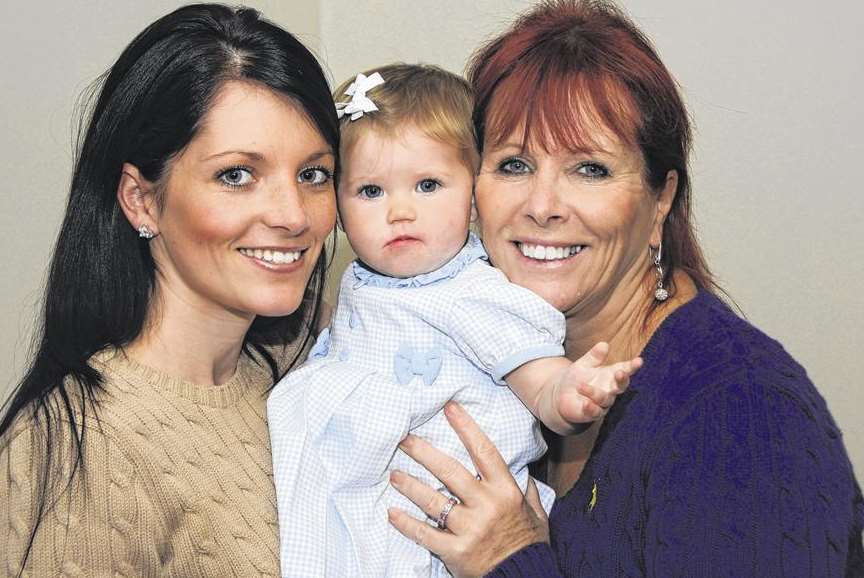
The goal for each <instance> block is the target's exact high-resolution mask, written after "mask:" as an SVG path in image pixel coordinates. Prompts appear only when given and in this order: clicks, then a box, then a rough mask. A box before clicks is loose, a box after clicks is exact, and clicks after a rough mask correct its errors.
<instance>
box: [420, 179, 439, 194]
mask: <svg viewBox="0 0 864 578" xmlns="http://www.w3.org/2000/svg"><path fill="white" fill-rule="evenodd" d="M440 186H441V183H439V182H438V181H436V180H435V179H423V180H422V181H420V182H419V183H417V187H416V188H415V189H414V190H416V191H417V192H418V193H434V192H435V191H437V190H438V187H440Z"/></svg>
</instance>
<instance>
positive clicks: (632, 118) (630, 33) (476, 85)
mask: <svg viewBox="0 0 864 578" xmlns="http://www.w3.org/2000/svg"><path fill="white" fill-rule="evenodd" d="M467 76H468V81H469V82H470V83H471V86H472V88H473V89H474V98H475V104H474V114H473V118H474V128H475V131H476V133H477V143H478V146H479V148H480V151H481V153H482V151H483V148H484V147H485V146H486V145H487V144H491V145H492V146H496V145H498V144H500V143H502V142H503V141H504V140H505V139H507V138H508V137H509V136H510V135H511V134H514V132H515V131H517V130H521V131H522V144H523V147H527V146H528V145H529V144H533V145H537V146H540V147H542V148H543V149H545V150H547V151H548V150H549V149H550V148H554V147H563V148H567V149H570V150H578V151H586V150H597V149H598V148H600V147H599V146H598V143H597V141H596V140H595V138H596V136H599V135H598V131H601V130H603V129H606V130H608V131H610V132H611V133H613V134H614V135H615V136H616V137H618V139H619V140H620V141H621V142H622V143H624V144H627V145H630V146H634V147H637V148H638V149H639V150H640V151H641V152H642V157H643V160H644V162H645V175H644V180H645V182H646V184H647V185H648V187H649V188H650V189H651V190H652V191H655V192H659V191H660V190H662V188H663V186H664V184H665V183H666V175H667V174H668V172H669V171H670V170H674V171H677V173H678V189H677V191H676V195H675V200H674V201H673V204H672V208H671V210H670V212H669V215H668V216H667V218H666V222H665V225H664V227H663V255H662V257H663V270H664V271H665V279H664V283H665V284H666V285H667V288H668V289H669V290H670V293H674V283H673V280H672V275H671V274H672V272H673V271H674V270H675V269H678V270H681V271H684V272H686V273H687V274H688V275H690V277H692V279H693V281H694V282H695V283H696V285H697V286H698V287H700V288H702V289H707V290H709V291H713V290H715V289H719V287H718V286H717V284H716V283H715V281H714V278H713V276H712V275H711V272H710V270H709V268H708V265H707V263H706V261H705V258H704V256H703V254H702V250H701V249H700V247H699V244H698V242H697V239H696V234H695V227H694V224H693V220H692V215H691V210H690V205H691V201H690V177H689V171H688V167H687V157H688V155H689V152H690V122H689V118H688V115H687V110H686V108H685V107H684V103H683V101H682V99H681V96H680V94H679V93H678V87H677V84H676V82H675V80H674V79H673V78H672V76H671V75H670V74H669V71H668V70H667V69H666V67H665V66H664V65H663V63H662V62H661V61H660V58H659V57H658V56H657V53H656V51H655V50H654V48H653V47H652V45H651V42H650V41H649V40H648V39H647V38H646V37H645V35H644V34H642V32H641V31H640V30H639V29H638V28H637V27H636V26H635V25H634V24H633V23H632V22H631V21H630V20H629V19H628V18H627V17H626V16H625V15H624V14H623V13H622V12H621V11H620V10H619V9H618V8H617V7H615V6H614V5H613V4H611V3H609V2H605V1H602V0H601V1H596V0H549V1H546V2H543V3H542V4H540V5H539V6H537V7H535V8H533V9H532V10H530V11H528V12H527V13H525V14H524V15H523V16H522V17H520V18H519V19H518V20H517V21H516V22H515V23H514V24H513V25H512V26H511V28H510V29H509V30H508V31H506V32H505V33H504V34H502V35H501V36H499V37H497V38H495V39H493V40H492V41H490V42H489V43H488V44H486V45H485V46H483V47H481V48H480V50H479V51H478V52H477V53H475V55H474V56H473V57H472V59H471V62H470V63H469V66H468V74H467ZM646 251H647V247H646Z"/></svg>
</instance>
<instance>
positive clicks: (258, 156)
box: [201, 150, 264, 161]
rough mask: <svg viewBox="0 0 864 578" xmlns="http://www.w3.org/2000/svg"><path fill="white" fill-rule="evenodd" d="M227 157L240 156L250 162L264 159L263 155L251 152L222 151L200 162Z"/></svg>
mask: <svg viewBox="0 0 864 578" xmlns="http://www.w3.org/2000/svg"><path fill="white" fill-rule="evenodd" d="M228 155H240V156H244V157H247V158H250V159H252V160H256V161H260V160H262V159H263V158H264V155H262V154H261V153H256V152H251V151H241V150H230V151H222V152H221V153H216V154H212V155H209V156H206V157H204V158H203V159H201V160H202V161H209V160H212V159H218V158H220V157H227V156H228Z"/></svg>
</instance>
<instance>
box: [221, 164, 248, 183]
mask: <svg viewBox="0 0 864 578" xmlns="http://www.w3.org/2000/svg"><path fill="white" fill-rule="evenodd" d="M218 178H219V180H220V181H222V182H223V183H224V184H226V185H228V186H229V187H245V186H246V185H248V184H249V183H251V182H252V171H250V170H249V169H247V168H246V167H231V168H230V169H227V170H224V171H222V172H221V173H219V175H218Z"/></svg>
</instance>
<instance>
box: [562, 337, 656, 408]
mask: <svg viewBox="0 0 864 578" xmlns="http://www.w3.org/2000/svg"><path fill="white" fill-rule="evenodd" d="M607 355H609V344H607V343H604V342H602V341H601V342H600V343H598V344H597V345H595V346H594V347H592V348H591V350H590V351H589V352H588V353H586V354H585V355H583V356H582V357H580V358H579V359H577V360H576V361H574V362H573V363H572V364H570V367H569V368H568V369H567V371H566V372H565V373H564V376H563V379H562V381H561V384H560V387H559V389H558V413H559V414H561V417H562V418H564V419H565V420H566V421H567V422H569V423H571V424H576V423H586V422H591V421H594V420H597V419H599V418H600V417H602V416H604V415H606V413H607V412H608V411H609V408H610V407H612V404H613V403H614V402H615V398H616V397H618V395H620V394H621V393H623V392H624V391H625V390H626V389H627V387H628V386H629V385H630V376H632V375H633V374H634V373H636V371H638V370H639V368H640V367H642V358H641V357H635V358H633V359H631V360H629V361H621V362H619V363H613V364H612V365H603V362H604V361H605V360H606V356H607Z"/></svg>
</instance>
